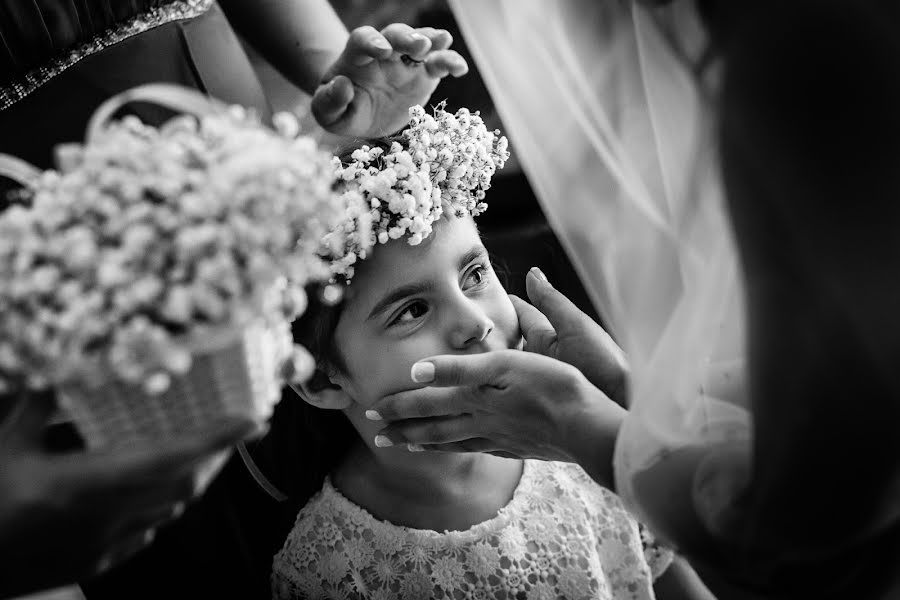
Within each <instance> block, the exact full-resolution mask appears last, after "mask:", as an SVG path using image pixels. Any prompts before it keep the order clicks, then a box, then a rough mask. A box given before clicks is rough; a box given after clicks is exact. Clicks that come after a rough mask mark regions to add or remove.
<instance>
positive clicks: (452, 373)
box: [410, 350, 524, 388]
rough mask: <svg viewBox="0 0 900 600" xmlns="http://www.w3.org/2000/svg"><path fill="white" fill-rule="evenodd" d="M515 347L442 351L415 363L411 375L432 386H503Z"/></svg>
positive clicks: (513, 362)
mask: <svg viewBox="0 0 900 600" xmlns="http://www.w3.org/2000/svg"><path fill="white" fill-rule="evenodd" d="M516 354H524V353H522V352H518V351H516V350H496V351H493V352H483V353H480V354H445V355H442V356H431V357H429V358H424V359H422V360H420V361H418V362H416V363H415V364H414V365H413V366H412V369H411V370H410V377H411V378H412V380H413V381H414V382H416V383H423V384H426V385H429V386H431V387H454V386H463V385H469V386H483V385H485V386H491V387H497V388H504V387H506V384H505V381H504V379H503V377H504V375H505V374H506V372H507V371H508V370H509V367H510V365H511V364H515V362H516V359H515V355H516Z"/></svg>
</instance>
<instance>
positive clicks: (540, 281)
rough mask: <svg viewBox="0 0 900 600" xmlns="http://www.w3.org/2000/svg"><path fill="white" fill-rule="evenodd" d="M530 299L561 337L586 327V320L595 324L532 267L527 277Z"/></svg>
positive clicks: (526, 286)
mask: <svg viewBox="0 0 900 600" xmlns="http://www.w3.org/2000/svg"><path fill="white" fill-rule="evenodd" d="M525 290H526V291H527V292H528V299H529V300H531V303H532V304H533V305H534V307H535V308H537V309H538V310H539V311H541V312H542V313H543V314H544V315H545V316H546V317H547V320H548V322H549V323H550V325H551V326H552V327H553V329H555V330H556V333H557V334H558V335H560V336H564V335H565V334H566V333H567V332H570V331H574V330H578V329H580V328H582V327H583V326H584V322H585V319H587V320H589V321H590V322H591V323H592V324H594V321H593V319H591V318H590V317H588V316H587V315H586V314H584V313H583V312H581V309H579V308H578V307H577V306H575V304H573V303H572V301H571V300H569V299H568V298H566V297H565V296H564V295H563V294H562V293H561V292H559V291H558V290H557V289H556V288H554V287H553V286H552V285H550V282H549V281H547V277H546V276H545V275H544V274H543V272H541V270H540V269H538V268H537V267H532V269H531V270H530V271H528V275H527V276H526V277H525Z"/></svg>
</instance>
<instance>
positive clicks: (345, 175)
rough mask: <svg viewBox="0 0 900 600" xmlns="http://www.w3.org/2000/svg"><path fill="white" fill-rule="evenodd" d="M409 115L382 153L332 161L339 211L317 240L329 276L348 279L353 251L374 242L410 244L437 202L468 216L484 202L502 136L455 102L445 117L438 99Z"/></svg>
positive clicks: (427, 225)
mask: <svg viewBox="0 0 900 600" xmlns="http://www.w3.org/2000/svg"><path fill="white" fill-rule="evenodd" d="M409 117H410V120H409V127H408V128H407V129H406V130H405V131H404V132H403V135H404V139H405V145H404V144H401V143H400V142H398V141H392V142H391V145H390V149H389V150H388V151H387V152H385V151H384V150H383V149H382V148H380V147H374V148H372V147H369V146H367V145H366V146H361V147H360V148H357V149H356V150H354V151H353V152H352V153H351V155H350V160H349V162H348V163H347V164H341V162H340V160H338V159H335V162H334V172H335V179H336V180H337V181H338V182H339V183H340V185H341V187H342V189H343V190H344V195H343V198H344V201H345V210H346V216H345V219H344V222H343V223H342V224H341V225H339V226H338V227H337V228H336V229H335V230H333V231H332V232H330V233H329V234H328V235H327V236H325V240H324V243H323V244H322V245H321V253H322V255H323V256H326V257H327V258H328V259H329V260H330V264H331V273H332V277H334V278H335V279H342V280H343V281H345V282H349V281H350V280H351V279H352V277H353V267H352V265H353V264H354V262H355V261H356V258H357V256H358V257H360V258H363V257H365V256H367V254H368V252H369V251H370V250H371V248H372V247H373V246H374V245H376V244H386V243H387V242H389V241H390V240H396V239H400V238H401V237H404V236H407V242H408V243H409V244H410V245H417V244H420V243H421V242H422V241H423V240H424V239H425V238H426V237H428V236H429V235H430V234H431V232H432V230H433V227H432V225H433V223H434V222H435V221H437V220H438V219H440V218H441V216H442V215H443V214H444V210H445V206H446V208H447V210H449V211H450V212H451V213H452V214H459V215H461V214H465V213H469V214H472V215H473V216H477V215H478V214H480V213H481V212H483V211H484V210H485V209H486V208H487V205H486V204H485V203H484V202H482V201H483V200H484V192H485V190H487V189H488V188H489V187H490V181H491V177H492V176H493V174H494V173H495V171H496V170H497V169H498V168H502V167H503V165H504V164H505V162H506V160H507V159H508V158H509V151H508V144H507V141H506V138H505V137H502V136H500V135H499V132H490V131H488V130H487V128H486V127H485V126H484V122H483V120H482V119H481V117H480V116H479V115H478V113H474V114H473V113H470V112H469V111H468V110H467V109H465V108H462V109H460V110H458V111H457V112H456V114H455V115H453V114H450V113H448V112H446V111H445V110H444V104H443V103H442V104H440V105H439V106H438V107H437V108H436V109H435V111H434V114H433V115H430V114H427V113H426V112H425V109H424V108H422V107H421V106H413V107H412V108H410V109H409ZM363 215H367V221H366V222H365V223H364V222H363ZM351 257H352V259H351Z"/></svg>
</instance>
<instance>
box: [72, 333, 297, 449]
mask: <svg viewBox="0 0 900 600" xmlns="http://www.w3.org/2000/svg"><path fill="white" fill-rule="evenodd" d="M280 367H281V357H280V353H279V345H278V344H277V343H276V341H275V337H274V333H273V332H272V330H269V329H267V328H265V327H262V326H252V327H248V328H246V329H244V330H243V331H239V332H230V333H225V334H222V335H219V336H217V338H215V339H212V340H207V341H206V343H204V344H203V347H202V349H200V350H197V351H195V352H194V355H193V362H192V366H191V369H190V371H189V372H188V373H186V374H185V375H182V376H173V377H172V383H171V385H170V387H169V389H168V390H167V391H165V392H163V393H161V394H155V395H153V394H148V393H147V392H145V391H144V390H143V389H142V388H141V387H139V386H135V385H129V384H126V383H123V382H121V381H118V380H114V379H107V380H106V381H105V382H104V383H103V384H102V385H100V386H96V385H94V386H92V385H88V384H86V383H84V382H71V383H69V384H67V385H65V386H62V387H61V388H60V394H59V396H60V403H61V406H62V408H63V409H64V410H66V412H67V413H68V415H69V417H70V418H71V420H72V421H73V423H74V424H75V426H76V427H77V429H78V430H79V432H80V433H81V435H82V436H83V437H84V439H85V442H86V444H87V446H88V447H89V448H100V447H103V448H109V447H125V446H133V445H144V444H146V443H148V442H150V443H156V444H158V443H159V442H160V441H161V440H166V439H171V438H173V437H179V436H183V435H189V434H192V433H202V432H203V431H205V430H206V429H207V428H208V427H209V425H210V423H211V422H214V421H216V420H219V419H221V418H222V417H223V416H226V415H227V416H245V417H247V418H249V419H252V420H255V421H258V422H262V421H264V420H266V419H268V417H269V416H271V413H272V410H273V407H274V405H275V404H276V403H277V402H278V400H279V398H280V396H281V381H280V379H279V377H278V372H279V369H280Z"/></svg>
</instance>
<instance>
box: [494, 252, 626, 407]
mask: <svg viewBox="0 0 900 600" xmlns="http://www.w3.org/2000/svg"><path fill="white" fill-rule="evenodd" d="M525 289H526V291H527V292H528V299H529V300H530V301H531V304H528V303H527V302H525V301H524V300H522V299H521V298H519V297H518V296H514V295H512V294H510V298H511V299H512V303H513V306H514V307H515V309H516V313H517V314H518V316H519V326H520V327H521V329H522V335H523V337H524V338H525V350H527V351H529V352H537V353H538V354H543V355H544V356H549V357H551V358H555V359H557V360H561V361H563V362H566V363H569V364H570V365H572V366H574V367H576V368H577V369H578V370H579V371H581V372H582V374H584V376H585V377H587V379H588V381H590V382H591V383H592V384H594V385H595V386H596V387H598V388H600V389H601V390H603V391H604V392H605V393H606V394H607V395H608V396H609V397H610V398H612V399H613V400H615V401H616V402H618V403H619V404H621V405H622V406H626V405H627V401H628V363H627V362H626V360H625V353H624V352H622V349H621V348H619V346H618V345H616V343H615V342H614V341H613V339H612V338H611V337H610V336H609V334H608V333H606V331H604V329H603V328H602V327H600V325H598V324H597V323H596V322H595V321H594V320H593V319H592V318H591V317H589V316H588V315H586V314H585V313H583V312H582V311H581V310H580V309H579V308H578V307H577V306H575V305H574V304H573V303H572V302H571V301H570V300H569V299H568V298H566V297H565V296H564V295H563V294H561V293H560V292H559V291H557V290H556V289H555V288H554V287H553V286H552V285H550V283H549V282H548V281H547V278H546V277H545V276H544V274H543V273H542V272H541V270H540V269H538V268H537V267H534V268H532V269H531V270H530V271H529V272H528V275H527V276H526V278H525Z"/></svg>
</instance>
